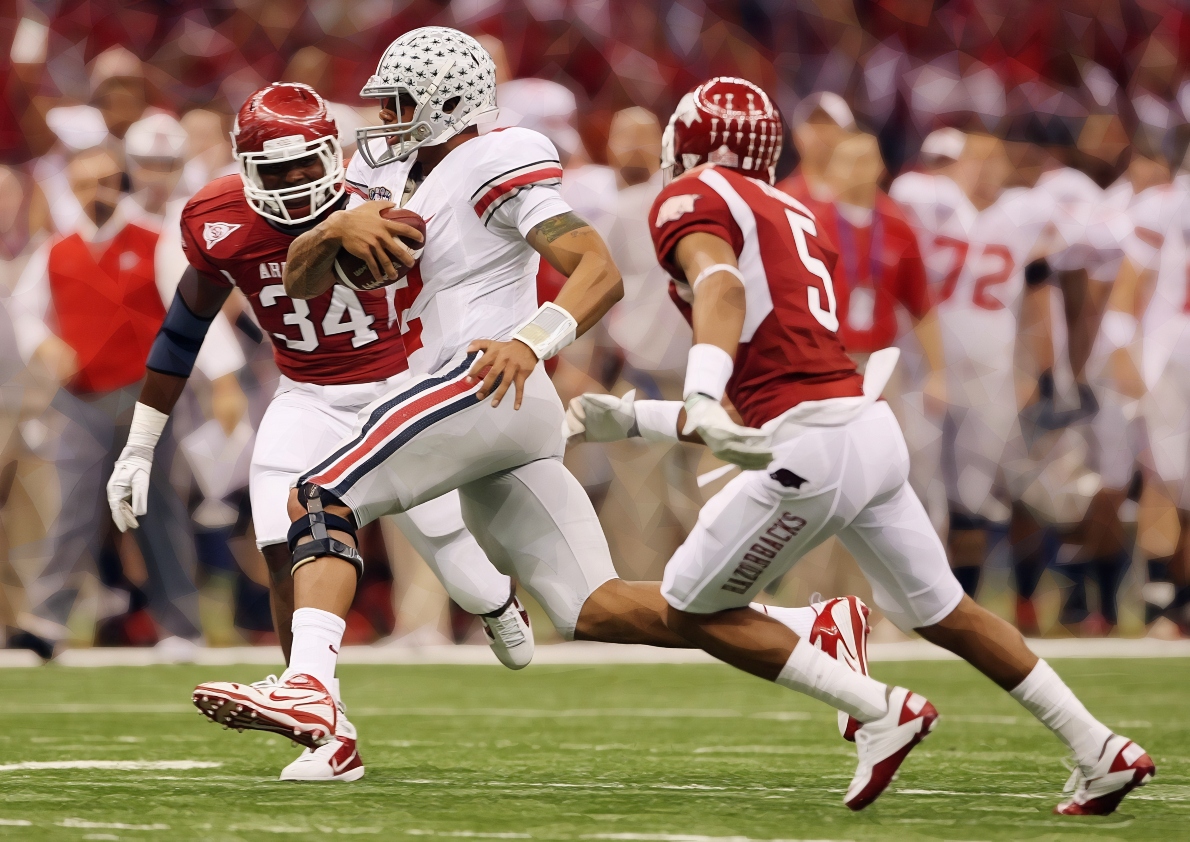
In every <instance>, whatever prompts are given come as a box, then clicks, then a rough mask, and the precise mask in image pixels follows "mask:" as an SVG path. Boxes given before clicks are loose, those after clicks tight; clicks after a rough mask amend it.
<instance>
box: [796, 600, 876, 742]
mask: <svg viewBox="0 0 1190 842" xmlns="http://www.w3.org/2000/svg"><path fill="white" fill-rule="evenodd" d="M810 607H811V608H813V609H814V610H815V611H816V612H817V613H818V617H817V619H815V620H814V626H813V628H811V629H810V645H811V646H814V647H815V648H816V649H821V650H822V651H823V652H825V653H826V654H828V655H830V656H831V657H832V658H834V659H835V660H836V661H840V662H841V663H843V664H846V665H847V666H849V667H850V668H851V669H852V670H854V671H855V672H858V673H861V674H863V675H867V674H868V633H869V632H870V631H871V628H870V627H869V626H868V614H869V611H868V606H866V605H864V601H863V600H862V599H860V598H859V597H858V596H839V597H835V598H834V599H828V600H826V601H825V602H812V603H810ZM859 727H860V721H859V720H858V719H856V718H855V717H853V716H848V715H847V714H845V713H843V711H839V733H840V734H842V735H843V739H845V740H848V741H850V742H855V732H856V731H858V730H859Z"/></svg>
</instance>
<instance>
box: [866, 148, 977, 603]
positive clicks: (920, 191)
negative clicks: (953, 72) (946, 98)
mask: <svg viewBox="0 0 1190 842" xmlns="http://www.w3.org/2000/svg"><path fill="white" fill-rule="evenodd" d="M967 142H968V139H967V136H966V135H965V134H964V133H962V132H960V131H959V130H958V129H953V128H951V129H939V130H938V131H935V132H933V133H931V134H930V135H929V136H928V137H926V139H925V141H924V142H923V143H922V149H921V162H922V169H921V170H911V171H908V172H905V173H902V174H901V175H899V176H897V177H896V178H895V179H893V182H892V184H890V185H889V188H888V195H889V196H890V197H891V198H892V199H893V200H894V201H895V202H896V203H897V204H898V205H900V206H901V207H902V208H903V209H904V210H905V215H906V217H907V218H908V219H909V221H910V223H911V224H912V226H913V230H914V232H915V233H916V234H917V241H918V247H919V249H920V250H921V257H922V262H923V263H924V264H925V267H926V280H927V283H928V285H929V292H930V301H931V303H932V304H933V305H934V306H935V307H936V306H937V305H938V303H939V302H940V301H943V300H945V299H946V298H948V297H949V296H950V294H951V293H952V292H954V285H955V282H956V281H957V280H958V277H959V272H960V271H961V270H962V268H963V262H964V261H965V260H966V257H967V250H968V249H969V247H970V245H969V244H970V240H971V223H972V222H973V220H974V218H975V215H976V211H975V206H974V205H972V204H971V200H970V199H968V198H967V194H966V193H965V192H964V191H963V188H961V187H959V185H958V184H957V183H956V181H955V180H954V179H955V178H959V179H960V180H961V178H962V175H963V174H965V173H966V172H968V171H969V170H970V169H972V167H971V166H970V163H971V161H972V160H973V157H974V156H972V155H970V154H968V155H967V156H966V157H964V156H963V152H964V149H965V146H966V144H967ZM899 344H900V346H901V351H902V353H901V365H902V366H904V367H905V368H906V369H907V370H908V372H909V375H908V380H909V382H910V383H911V384H913V385H912V386H911V387H910V388H909V390H907V392H906V393H905V394H904V395H902V396H901V401H902V404H903V407H902V409H901V411H900V412H899V413H898V416H899V417H900V419H901V426H902V428H903V430H904V433H905V443H906V445H908V447H909V481H910V483H911V484H912V485H913V490H914V491H916V492H917V496H918V497H920V498H921V501H922V504H923V505H924V506H925V507H926V511H927V512H929V514H930V520H931V521H932V522H933V524H934V527H935V528H936V529H937V530H938V532H939V533H940V534H942V535H947V534H948V532H949V530H948V529H947V526H948V520H949V517H948V516H949V509H948V506H947V502H946V488H945V484H944V483H943V482H942V479H941V477H942V472H941V461H942V432H943V431H942V426H943V418H944V415H945V406H936V405H933V403H936V401H934V402H931V401H930V400H929V399H927V396H926V393H925V390H924V388H923V387H924V384H925V382H926V376H927V375H928V371H927V366H926V360H925V355H924V351H923V349H922V347H921V343H920V342H918V341H917V340H916V337H915V336H914V334H906V336H905V338H904V340H903V341H902V342H901V343H899ZM943 353H945V352H943ZM960 580H961V579H960Z"/></svg>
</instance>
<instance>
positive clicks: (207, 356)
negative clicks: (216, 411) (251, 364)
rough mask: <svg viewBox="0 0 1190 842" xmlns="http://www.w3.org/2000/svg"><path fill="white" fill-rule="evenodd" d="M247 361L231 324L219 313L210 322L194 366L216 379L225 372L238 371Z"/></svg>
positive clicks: (204, 374) (204, 375)
mask: <svg viewBox="0 0 1190 842" xmlns="http://www.w3.org/2000/svg"><path fill="white" fill-rule="evenodd" d="M247 362H248V360H247V359H246V358H245V357H244V351H243V349H242V348H240V343H239V341H238V340H237V339H236V336H235V333H233V332H232V329H231V324H230V323H228V321H227V317H226V316H224V315H223V313H219V314H218V315H217V316H215V319H214V321H212V322H211V328H210V330H208V331H207V336H206V339H205V340H204V341H203V343H202V347H201V348H199V350H198V357H197V358H196V359H195V360H194V367H195V368H197V369H198V370H199V371H200V372H201V373H202V375H203V377H205V378H207V379H208V380H217V379H218V378H220V377H223V376H224V375H225V374H231V373H233V372H236V371H239V370H240V369H241V368H243V367H244V366H245V365H246V364H247Z"/></svg>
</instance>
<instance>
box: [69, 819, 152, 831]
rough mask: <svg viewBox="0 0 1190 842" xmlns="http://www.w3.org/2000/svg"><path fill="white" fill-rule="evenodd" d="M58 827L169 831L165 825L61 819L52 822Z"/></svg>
mask: <svg viewBox="0 0 1190 842" xmlns="http://www.w3.org/2000/svg"><path fill="white" fill-rule="evenodd" d="M54 824H56V825H58V827H76V828H82V829H85V830H169V825H167V824H124V823H123V822H89V821H86V820H85V819H63V820H62V821H60V822H54Z"/></svg>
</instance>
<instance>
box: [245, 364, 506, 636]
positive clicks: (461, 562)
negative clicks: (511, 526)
mask: <svg viewBox="0 0 1190 842" xmlns="http://www.w3.org/2000/svg"><path fill="white" fill-rule="evenodd" d="M411 379H412V375H411V374H410V373H409V372H407V371H406V372H403V373H401V374H399V375H397V376H396V377H392V378H389V379H388V380H385V381H382V382H379V383H359V384H352V385H345V386H320V385H318V384H316V383H299V382H297V381H294V380H290V379H289V378H288V377H282V378H281V382H280V384H279V385H278V387H277V392H276V394H275V395H274V396H273V400H272V402H271V403H270V404H269V407H268V409H267V410H266V411H265V414H264V418H263V419H261V422H260V429H259V430H258V431H257V434H256V445H255V447H254V448H253V451H252V464H251V467H250V469H249V480H248V494H249V496H250V497H251V500H252V519H253V526H254V527H255V530H256V544H257V546H259V547H267V546H269V545H271V544H284V543H285V541H286V535H287V533H288V532H289V512H288V509H287V504H288V501H289V489H291V488H292V487H293V486H294V484H295V483H296V482H297V478H298V477H299V476H300V475H301V473H302V471H304V470H305V469H307V468H309V467H310V465H311V464H313V463H314V462H316V461H317V460H319V459H322V458H325V456H326V455H327V454H328V453H330V452H331V451H332V450H334V448H335V445H336V444H337V443H338V442H339V441H341V440H342V438H343V437H344V436H346V435H347V434H348V433H350V432H351V429H352V425H353V424H354V423H355V419H356V417H357V416H358V415H359V411H360V409H362V408H363V407H365V406H367V405H368V404H370V403H371V402H372V401H374V400H376V399H377V398H378V397H380V396H381V395H384V394H386V393H387V392H389V391H391V390H392V389H394V388H396V387H397V386H399V385H400V384H401V383H406V382H408V381H409V380H411ZM394 521H395V522H396V525H397V527H398V528H399V529H400V530H401V532H402V533H404V535H405V537H406V538H408V539H409V543H410V544H412V545H413V548H414V549H415V550H417V552H418V554H419V555H420V556H421V557H422V558H423V559H425V562H426V564H427V565H428V566H429V567H430V569H431V570H433V571H434V575H435V576H437V577H438V581H440V582H442V585H443V587H444V588H446V592H447V593H448V594H449V595H450V598H451V599H453V600H454V601H455V602H456V603H458V604H459V605H460V606H461V607H462V608H463V610H464V611H469V612H471V613H472V614H486V613H488V612H491V611H495V610H497V609H499V608H500V607H501V606H503V605H504V603H505V602H506V601H507V600H508V594H509V590H510V588H511V587H512V583H511V581H510V580H509V578H508V577H507V576H505V575H504V574H502V573H500V572H499V571H497V570H496V568H494V567H493V566H492V565H491V563H490V562H489V561H488V559H487V557H486V556H485V555H484V553H483V550H481V549H480V547H479V544H477V543H476V542H475V539H474V538H473V537H472V536H471V534H470V533H468V532H467V529H466V527H464V526H463V516H462V513H461V512H460V510H459V495H457V494H446V495H443V496H442V497H439V498H438V499H436V500H432V501H430V502H428V503H426V504H425V505H422V506H418V507H417V508H415V509H412V510H411V511H409V512H406V513H404V514H399V515H395V516H394Z"/></svg>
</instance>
